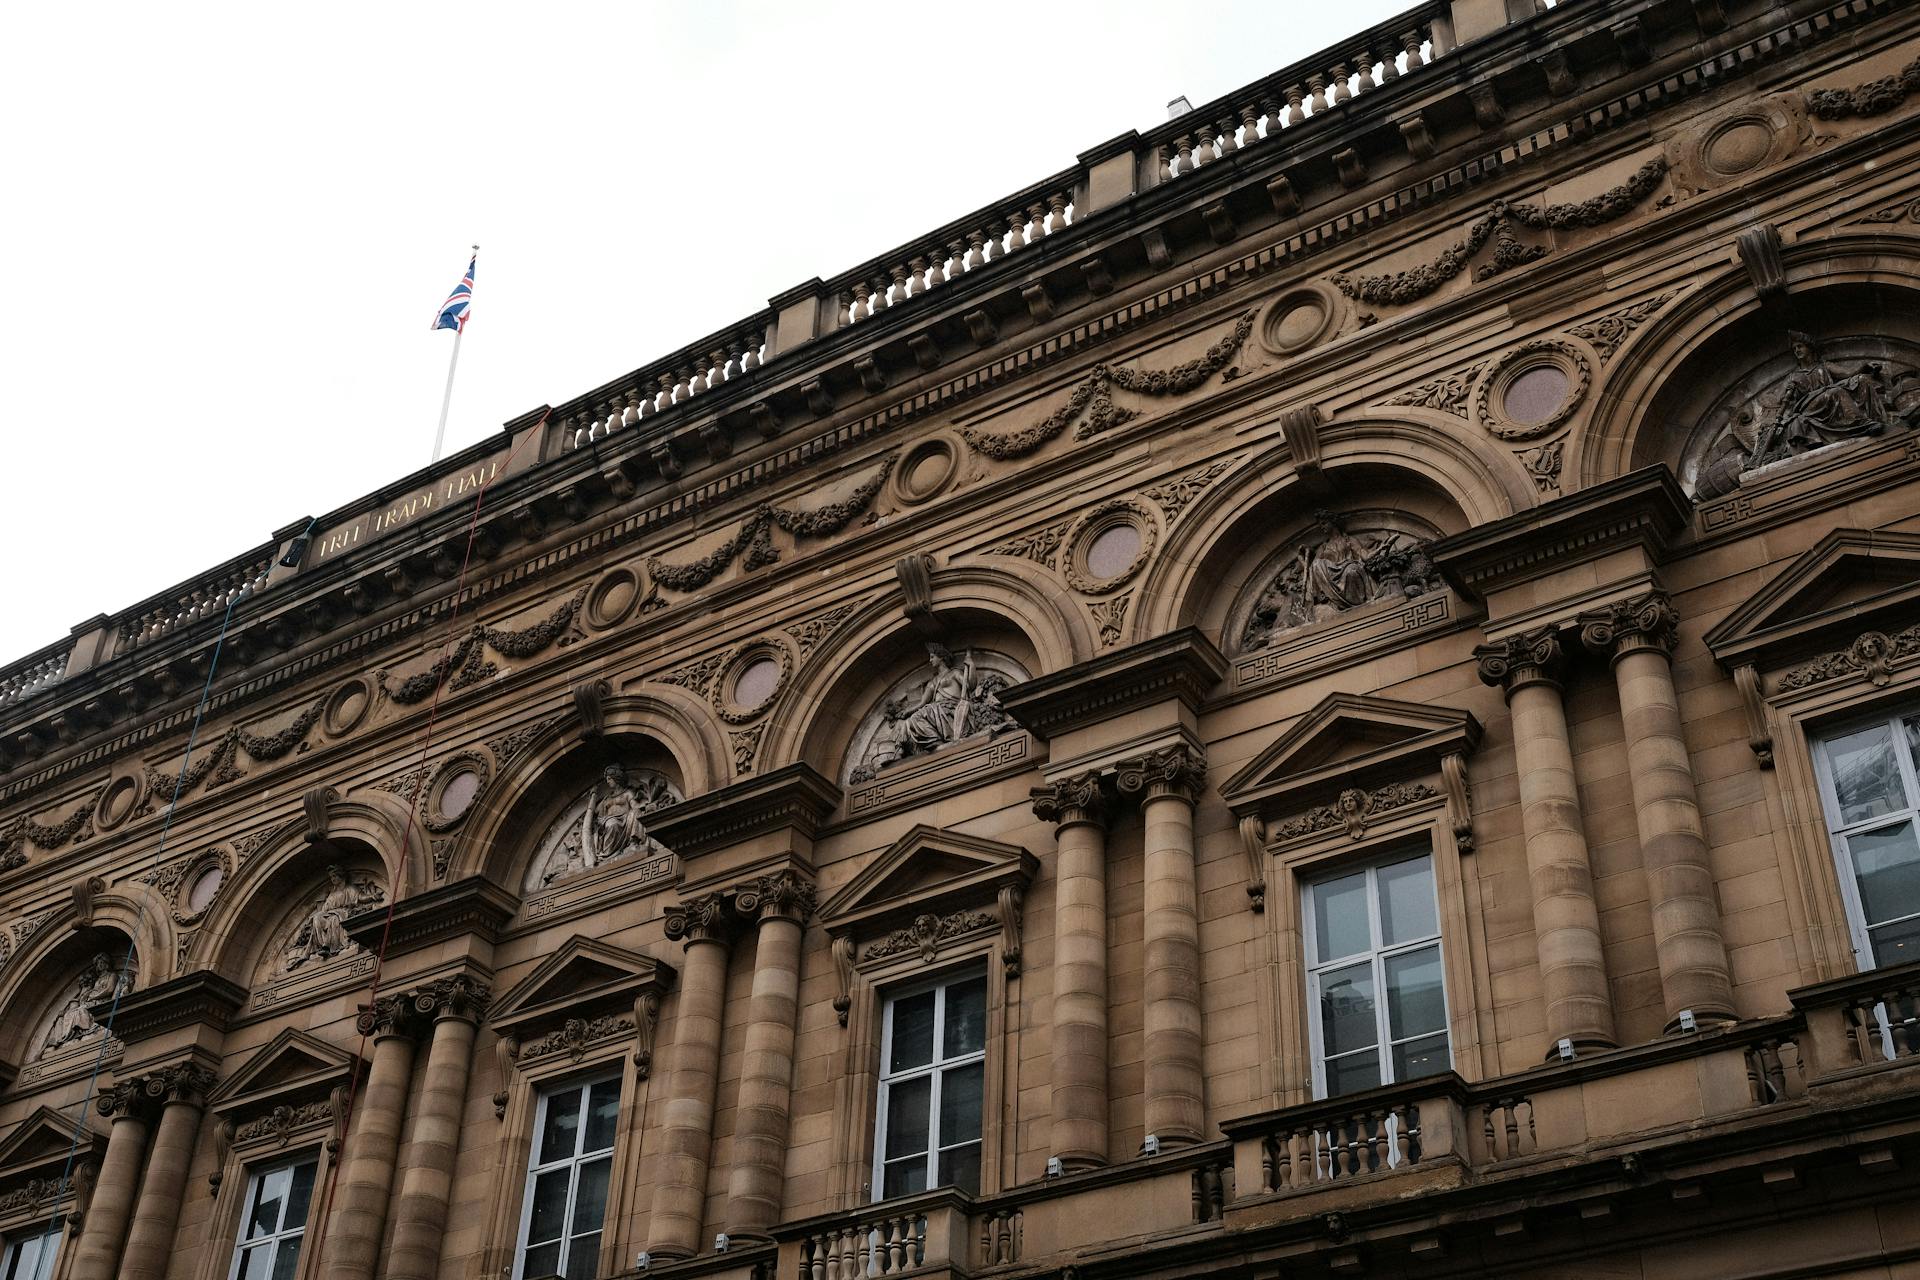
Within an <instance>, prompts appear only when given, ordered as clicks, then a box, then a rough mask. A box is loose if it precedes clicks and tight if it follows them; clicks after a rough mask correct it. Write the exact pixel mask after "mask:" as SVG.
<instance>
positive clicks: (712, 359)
mask: <svg viewBox="0 0 1920 1280" xmlns="http://www.w3.org/2000/svg"><path fill="white" fill-rule="evenodd" d="M726 372H727V351H726V348H725V347H715V348H714V349H713V350H712V351H710V352H708V353H707V387H706V389H707V390H708V391H711V390H713V389H714V388H715V387H717V386H719V385H720V383H721V382H722V381H724V380H725V378H726Z"/></svg>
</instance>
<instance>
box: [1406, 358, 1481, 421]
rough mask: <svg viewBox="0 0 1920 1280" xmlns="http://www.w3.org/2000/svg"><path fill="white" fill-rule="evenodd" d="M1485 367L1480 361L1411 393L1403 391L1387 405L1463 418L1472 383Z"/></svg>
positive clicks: (1423, 385)
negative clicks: (1430, 410)
mask: <svg viewBox="0 0 1920 1280" xmlns="http://www.w3.org/2000/svg"><path fill="white" fill-rule="evenodd" d="M1486 367H1487V366H1486V363H1485V362H1484V361H1482V362H1481V363H1480V364H1476V365H1473V366H1471V367H1470V368H1466V369H1462V370H1460V371H1459V372H1457V373H1449V374H1446V375H1444V376H1442V377H1438V378H1435V379H1434V380H1433V381H1432V382H1427V383H1422V384H1421V385H1420V386H1417V387H1415V388H1414V389H1413V390H1411V391H1403V392H1401V393H1400V394H1399V395H1397V396H1395V397H1393V399H1391V400H1389V401H1387V403H1388V404H1393V405H1408V406H1411V407H1413V408H1417V409H1438V410H1440V411H1441V412H1442V413H1450V414H1452V415H1453V416H1454V417H1456V418H1464V417H1466V416H1467V399H1468V397H1469V396H1471V395H1472V394H1473V381H1474V379H1475V378H1478V377H1479V376H1480V371H1481V370H1482V369H1485V368H1486Z"/></svg>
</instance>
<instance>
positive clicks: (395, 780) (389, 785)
mask: <svg viewBox="0 0 1920 1280" xmlns="http://www.w3.org/2000/svg"><path fill="white" fill-rule="evenodd" d="M427 773H428V770H427V766H425V765H420V766H419V767H418V768H413V769H408V770H407V771H405V772H404V773H396V774H394V775H393V776H392V777H391V778H382V779H381V780H380V781H378V782H376V783H374V784H373V789H374V790H375V791H390V792H392V793H393V794H394V795H396V796H399V797H400V798H401V799H402V800H405V801H406V802H407V803H408V804H412V803H413V798H414V797H415V796H417V795H419V794H420V784H421V783H423V782H425V781H426V780H427Z"/></svg>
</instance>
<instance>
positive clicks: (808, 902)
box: [733, 871, 814, 924]
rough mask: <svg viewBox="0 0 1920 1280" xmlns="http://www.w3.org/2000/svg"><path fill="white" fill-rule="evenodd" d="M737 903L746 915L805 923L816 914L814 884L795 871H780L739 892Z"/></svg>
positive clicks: (736, 895)
mask: <svg viewBox="0 0 1920 1280" xmlns="http://www.w3.org/2000/svg"><path fill="white" fill-rule="evenodd" d="M733 902H734V906H735V907H737V908H738V909H739V911H740V913H741V914H742V915H747V916H755V915H757V916H759V917H760V919H762V920H791V921H793V922H794V923H796V924H805V923H806V922H807V920H808V919H809V918H810V917H811V916H812V915H813V905H814V888H813V882H812V881H811V880H807V879H803V878H802V877H800V876H798V875H795V874H794V873H793V872H791V871H776V872H774V873H773V874H772V875H766V876H761V877H760V878H759V879H757V880H754V881H753V882H752V883H750V884H748V885H746V886H744V887H742V888H741V889H739V890H738V891H736V892H735V894H734V899H733Z"/></svg>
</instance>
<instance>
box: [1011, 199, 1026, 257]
mask: <svg viewBox="0 0 1920 1280" xmlns="http://www.w3.org/2000/svg"><path fill="white" fill-rule="evenodd" d="M1026 225H1027V219H1026V215H1025V214H1023V213H1021V212H1019V211H1018V210H1015V211H1014V212H1012V213H1010V214H1008V215H1007V252H1008V253H1012V252H1013V251H1014V250H1015V249H1022V248H1025V247H1026V243H1027V238H1026V236H1024V235H1022V234H1021V228H1023V227H1025V226H1026Z"/></svg>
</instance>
